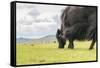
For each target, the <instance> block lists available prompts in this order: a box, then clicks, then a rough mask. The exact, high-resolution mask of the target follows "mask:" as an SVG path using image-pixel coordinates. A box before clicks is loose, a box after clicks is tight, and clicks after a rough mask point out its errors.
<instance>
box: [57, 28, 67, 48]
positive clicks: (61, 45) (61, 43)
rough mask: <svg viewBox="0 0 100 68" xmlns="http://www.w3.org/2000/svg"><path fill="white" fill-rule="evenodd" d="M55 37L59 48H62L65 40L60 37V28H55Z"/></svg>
mask: <svg viewBox="0 0 100 68" xmlns="http://www.w3.org/2000/svg"><path fill="white" fill-rule="evenodd" d="M56 38H57V41H58V43H59V48H64V45H65V42H66V40H65V39H64V38H62V31H61V30H60V29H58V30H57V33H56Z"/></svg>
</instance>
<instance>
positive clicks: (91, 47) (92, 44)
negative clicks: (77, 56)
mask: <svg viewBox="0 0 100 68" xmlns="http://www.w3.org/2000/svg"><path fill="white" fill-rule="evenodd" d="M94 44H95V41H94V40H92V43H91V45H90V48H89V49H90V50H91V49H93V47H94Z"/></svg>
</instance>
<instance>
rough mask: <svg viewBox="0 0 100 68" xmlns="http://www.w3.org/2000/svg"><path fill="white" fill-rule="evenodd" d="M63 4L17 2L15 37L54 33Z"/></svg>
mask: <svg viewBox="0 0 100 68" xmlns="http://www.w3.org/2000/svg"><path fill="white" fill-rule="evenodd" d="M64 8H65V6H56V5H37V4H31V5H30V4H20V3H17V38H18V37H25V38H39V37H43V36H46V35H55V34H56V31H57V28H58V27H60V26H59V23H60V15H61V10H62V9H64Z"/></svg>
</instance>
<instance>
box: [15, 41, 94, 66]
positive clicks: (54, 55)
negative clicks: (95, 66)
mask: <svg viewBox="0 0 100 68" xmlns="http://www.w3.org/2000/svg"><path fill="white" fill-rule="evenodd" d="M90 44H91V41H84V42H79V41H75V48H74V49H68V48H67V47H68V46H67V45H68V42H67V43H66V45H65V48H64V49H58V43H57V42H49V43H17V46H16V62H17V65H26V64H27V65H28V64H45V63H63V62H77V61H95V60H96V44H95V47H94V49H93V50H89V49H88V48H89V46H90Z"/></svg>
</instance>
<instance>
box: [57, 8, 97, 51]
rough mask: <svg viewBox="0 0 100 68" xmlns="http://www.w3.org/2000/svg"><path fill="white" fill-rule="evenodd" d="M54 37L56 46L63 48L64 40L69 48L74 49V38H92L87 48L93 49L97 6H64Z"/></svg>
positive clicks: (95, 36) (82, 39) (79, 39)
mask: <svg viewBox="0 0 100 68" xmlns="http://www.w3.org/2000/svg"><path fill="white" fill-rule="evenodd" d="M56 38H57V41H58V44H59V46H58V48H64V46H65V44H66V40H68V41H69V44H68V48H70V49H74V40H78V41H84V40H87V41H89V40H92V43H91V45H90V47H89V49H90V50H91V49H93V47H94V44H95V43H96V41H97V7H96V6H92V7H91V6H68V7H66V8H65V9H64V11H63V12H62V14H61V28H60V29H57V32H56Z"/></svg>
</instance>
